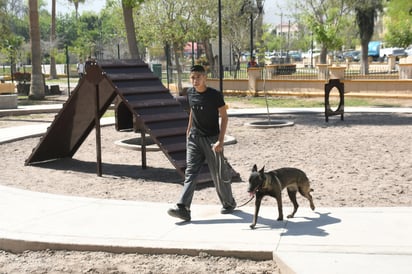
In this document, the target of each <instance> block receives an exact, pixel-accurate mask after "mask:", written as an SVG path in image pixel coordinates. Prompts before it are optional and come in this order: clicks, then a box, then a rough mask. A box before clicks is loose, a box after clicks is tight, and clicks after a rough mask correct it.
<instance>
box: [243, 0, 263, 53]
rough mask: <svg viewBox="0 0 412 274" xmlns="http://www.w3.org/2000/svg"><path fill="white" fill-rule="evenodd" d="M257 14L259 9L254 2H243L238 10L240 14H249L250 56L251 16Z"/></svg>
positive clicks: (249, 0)
mask: <svg viewBox="0 0 412 274" xmlns="http://www.w3.org/2000/svg"><path fill="white" fill-rule="evenodd" d="M258 12H259V9H258V7H257V6H256V5H255V3H254V0H244V2H243V5H242V7H241V8H240V14H246V13H247V14H250V15H249V20H250V56H252V55H253V15H254V14H255V13H258Z"/></svg>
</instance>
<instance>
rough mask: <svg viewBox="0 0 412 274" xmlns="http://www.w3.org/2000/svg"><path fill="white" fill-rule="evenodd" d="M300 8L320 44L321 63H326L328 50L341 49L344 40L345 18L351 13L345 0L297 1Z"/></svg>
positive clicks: (302, 18)
mask: <svg viewBox="0 0 412 274" xmlns="http://www.w3.org/2000/svg"><path fill="white" fill-rule="evenodd" d="M295 3H296V6H297V7H298V8H299V10H300V12H301V13H300V16H299V17H300V18H301V20H302V21H303V22H302V23H303V24H304V25H307V26H308V28H309V31H311V32H312V34H313V38H314V40H315V41H316V42H318V43H319V44H320V47H321V53H320V63H322V64H325V63H326V56H327V52H328V50H336V49H340V48H341V46H342V44H343V41H342V39H341V38H340V37H341V34H342V33H343V31H342V30H343V29H344V28H343V27H342V26H343V25H344V23H345V21H344V19H345V16H346V15H347V14H349V11H350V10H349V9H348V6H347V3H346V1H345V0H305V1H295Z"/></svg>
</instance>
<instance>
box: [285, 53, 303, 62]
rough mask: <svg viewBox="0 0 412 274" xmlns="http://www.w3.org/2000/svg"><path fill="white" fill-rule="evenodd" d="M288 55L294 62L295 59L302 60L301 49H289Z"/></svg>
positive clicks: (296, 60)
mask: <svg viewBox="0 0 412 274" xmlns="http://www.w3.org/2000/svg"><path fill="white" fill-rule="evenodd" d="M288 55H289V58H290V59H291V60H292V62H293V61H295V62H300V61H302V53H301V52H300V51H297V50H291V51H289V53H288Z"/></svg>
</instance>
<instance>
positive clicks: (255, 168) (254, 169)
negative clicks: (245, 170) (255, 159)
mask: <svg viewBox="0 0 412 274" xmlns="http://www.w3.org/2000/svg"><path fill="white" fill-rule="evenodd" d="M256 171H257V166H256V164H254V165H253V168H252V172H256Z"/></svg>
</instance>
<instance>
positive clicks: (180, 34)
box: [138, 0, 210, 90]
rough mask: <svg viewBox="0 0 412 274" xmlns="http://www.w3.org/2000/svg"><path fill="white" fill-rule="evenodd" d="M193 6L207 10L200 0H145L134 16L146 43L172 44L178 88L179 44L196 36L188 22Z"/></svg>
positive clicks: (191, 21)
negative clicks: (136, 17)
mask: <svg viewBox="0 0 412 274" xmlns="http://www.w3.org/2000/svg"><path fill="white" fill-rule="evenodd" d="M208 1H210V0H208ZM208 1H206V0H205V1H203V2H208ZM203 5H204V4H203ZM195 9H196V10H201V11H202V12H204V13H206V14H207V13H208V10H205V9H203V6H202V4H201V1H198V0H193V1H189V2H188V1H185V0H161V1H157V0H146V1H145V4H144V5H142V7H141V10H140V14H139V17H138V20H139V21H138V25H139V35H140V37H141V40H142V42H143V43H145V45H146V46H148V47H153V46H157V47H159V46H165V45H170V46H171V47H172V49H173V55H174V56H173V57H174V62H175V65H176V69H177V75H178V79H177V84H178V89H179V90H181V89H182V81H181V74H182V68H181V65H180V58H181V57H182V53H183V48H184V46H185V45H186V43H187V42H189V41H193V39H195V38H196V37H194V36H193V33H194V32H195V31H196V29H194V28H193V25H192V23H193V20H192V17H193V13H194V10H195ZM147 22H150V24H148V23H147Z"/></svg>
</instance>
